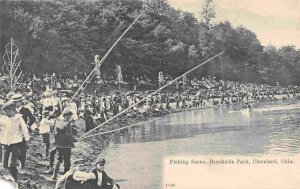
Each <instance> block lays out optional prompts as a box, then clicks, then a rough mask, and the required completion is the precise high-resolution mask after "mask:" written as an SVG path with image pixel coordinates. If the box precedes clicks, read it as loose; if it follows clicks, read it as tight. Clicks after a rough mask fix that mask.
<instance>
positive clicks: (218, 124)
mask: <svg viewBox="0 0 300 189" xmlns="http://www.w3.org/2000/svg"><path fill="white" fill-rule="evenodd" d="M235 108H237V107H221V108H210V109H205V110H192V111H185V112H180V113H175V114H170V115H167V116H165V117H163V118H161V119H159V120H156V121H153V122H150V123H146V124H144V125H140V126H138V127H132V128H129V129H128V130H127V131H125V132H122V133H116V134H114V136H113V140H112V141H111V144H110V146H109V147H108V148H107V149H106V150H105V151H104V153H103V156H104V158H105V159H107V165H106V170H107V172H108V173H109V174H110V175H111V176H112V177H113V178H115V179H116V180H118V181H119V183H120V184H121V186H122V188H130V189H133V188H136V189H159V188H162V187H161V183H162V177H163V160H164V157H166V156H182V155H184V156H186V155H188V156H189V155H192V156H196V155H221V156H222V155H224V156H231V155H247V156H252V155H253V156H260V155H282V154H285V155H295V154H297V153H299V143H300V137H299V136H300V126H299V124H300V111H299V110H300V103H298V102H294V103H291V102H281V103H279V102H275V103H263V104H256V105H255V107H254V108H253V111H251V112H249V111H236V110H234V109H235Z"/></svg>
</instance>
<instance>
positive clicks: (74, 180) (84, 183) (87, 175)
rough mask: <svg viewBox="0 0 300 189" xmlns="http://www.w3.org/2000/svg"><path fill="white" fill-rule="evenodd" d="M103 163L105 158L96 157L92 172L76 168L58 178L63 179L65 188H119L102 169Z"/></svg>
mask: <svg viewBox="0 0 300 189" xmlns="http://www.w3.org/2000/svg"><path fill="white" fill-rule="evenodd" d="M104 165H105V159H102V158H100V159H97V161H96V168H95V169H94V170H93V171H92V172H84V171H80V170H79V168H77V169H74V171H72V172H70V173H69V174H66V175H64V176H62V178H63V179H61V178H60V179H59V180H63V181H64V186H65V189H91V188H93V189H108V188H112V189H119V188H120V186H119V185H118V184H117V183H116V182H115V180H114V179H112V178H111V177H110V176H108V174H107V173H106V172H105V171H104ZM60 182H62V181H60ZM59 185H61V184H59V183H58V184H57V185H56V186H59ZM55 189H59V188H58V187H57V188H55Z"/></svg>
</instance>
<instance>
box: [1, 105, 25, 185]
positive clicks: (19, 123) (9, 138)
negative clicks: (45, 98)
mask: <svg viewBox="0 0 300 189" xmlns="http://www.w3.org/2000/svg"><path fill="white" fill-rule="evenodd" d="M2 109H3V110H4V112H5V114H6V116H7V117H6V118H5V119H2V120H1V121H2V124H3V130H2V133H1V136H0V143H1V144H4V145H5V153H4V162H3V167H4V168H9V170H10V173H11V175H12V176H13V178H14V180H15V181H17V178H18V170H17V160H18V158H19V154H20V148H21V147H22V141H23V140H24V141H25V142H27V141H29V134H28V129H27V126H26V124H25V122H24V120H23V118H22V115H20V114H17V113H16V104H15V102H13V101H8V102H6V103H5V104H4V105H3V107H2ZM9 159H10V165H8V161H9Z"/></svg>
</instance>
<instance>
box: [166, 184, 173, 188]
mask: <svg viewBox="0 0 300 189" xmlns="http://www.w3.org/2000/svg"><path fill="white" fill-rule="evenodd" d="M166 187H175V184H166Z"/></svg>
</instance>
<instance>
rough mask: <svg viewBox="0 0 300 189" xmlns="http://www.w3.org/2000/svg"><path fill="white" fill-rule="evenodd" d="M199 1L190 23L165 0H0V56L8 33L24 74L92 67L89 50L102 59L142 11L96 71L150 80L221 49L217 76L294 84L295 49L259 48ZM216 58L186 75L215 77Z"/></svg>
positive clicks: (298, 54)
mask: <svg viewBox="0 0 300 189" xmlns="http://www.w3.org/2000/svg"><path fill="white" fill-rule="evenodd" d="M206 3H207V4H205V5H204V6H203V8H202V11H201V10H199V11H201V14H202V15H203V20H202V21H197V19H196V18H195V17H194V15H193V14H191V13H188V12H183V11H178V10H174V9H173V8H172V7H170V6H169V5H168V4H167V1H165V0H152V1H142V0H109V1H108V0H90V1H84V0H68V1H67V0H53V1H9V0H2V1H1V3H0V30H1V36H0V52H1V56H3V53H4V46H5V45H6V44H7V43H8V42H9V40H10V38H11V37H13V38H14V40H15V43H16V44H17V46H18V47H19V49H20V53H21V59H22V69H23V70H25V71H26V72H30V73H36V74H38V73H45V72H49V73H50V72H56V73H57V74H63V75H70V76H71V75H74V74H73V73H77V74H81V73H84V72H87V73H88V72H90V71H91V70H92V69H93V67H94V65H93V64H91V63H92V62H93V61H94V55H96V54H99V55H100V57H103V56H104V55H105V53H106V52H107V50H108V49H109V48H110V47H111V45H112V44H113V43H114V42H115V41H116V39H117V38H118V37H119V36H120V35H121V34H122V32H123V31H125V29H126V28H127V27H128V26H129V25H130V24H131V23H132V21H133V20H134V19H135V18H136V17H137V16H138V14H139V13H140V12H141V11H142V10H146V11H145V13H144V14H143V15H142V17H141V18H140V19H139V20H138V22H137V23H136V24H135V25H134V26H133V27H132V28H131V29H130V30H129V32H128V33H127V34H126V35H125V37H124V38H123V39H122V40H121V41H120V43H119V44H118V45H117V46H116V48H115V49H114V50H113V52H112V53H111V54H110V55H109V57H108V58H107V60H106V61H105V63H104V64H103V66H102V67H101V72H102V73H107V74H113V73H114V70H115V68H116V65H121V66H122V71H123V75H124V79H125V80H127V81H130V80H131V79H132V76H139V77H140V76H144V75H145V76H147V77H149V78H151V79H153V80H157V76H158V72H159V71H163V72H164V73H167V74H169V75H171V76H173V77H175V76H178V75H179V74H182V73H184V72H185V71H186V70H188V69H190V68H192V67H194V66H195V65H198V64H200V63H201V62H203V61H205V60H207V59H208V58H209V57H211V56H213V55H215V54H218V53H219V52H221V51H225V52H226V53H225V55H224V56H222V63H223V66H224V77H225V79H231V80H242V81H250V82H257V83H262V82H268V83H272V84H275V83H276V82H277V81H278V82H279V83H280V84H284V85H288V84H299V83H300V74H299V73H300V50H297V49H295V47H294V46H284V47H281V48H278V49H277V48H276V47H274V46H267V47H263V46H262V45H261V44H260V42H259V40H258V39H257V37H256V35H255V33H253V32H252V31H250V30H248V29H247V28H244V27H242V26H238V27H236V28H234V27H233V26H232V25H231V24H230V22H228V21H225V22H222V23H218V24H211V19H213V18H214V17H215V12H214V10H213V6H211V4H210V3H212V0H207V1H206ZM144 4H147V7H148V8H146V9H145V7H144V6H143V5H144ZM199 9H200V8H199ZM220 61H221V60H220V59H215V60H214V61H213V62H214V63H210V64H207V65H206V66H205V67H203V68H200V69H198V70H197V71H195V72H193V73H192V74H191V75H190V76H192V77H202V76H205V75H215V76H217V77H218V78H221V67H220ZM1 64H3V61H2V60H1ZM71 73H72V74H71ZM129 76H130V77H129Z"/></svg>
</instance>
